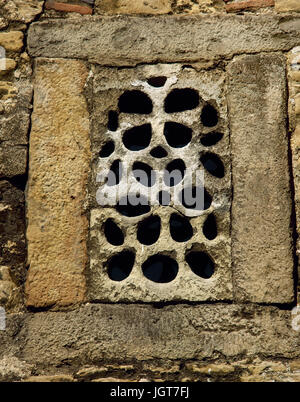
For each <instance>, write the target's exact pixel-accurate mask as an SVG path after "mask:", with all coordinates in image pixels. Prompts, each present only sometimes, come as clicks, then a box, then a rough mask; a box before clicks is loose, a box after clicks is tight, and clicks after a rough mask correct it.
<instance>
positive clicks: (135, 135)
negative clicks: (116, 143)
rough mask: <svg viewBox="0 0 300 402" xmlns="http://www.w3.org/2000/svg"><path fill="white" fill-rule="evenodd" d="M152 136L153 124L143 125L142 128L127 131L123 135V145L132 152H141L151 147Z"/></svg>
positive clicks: (137, 127)
mask: <svg viewBox="0 0 300 402" xmlns="http://www.w3.org/2000/svg"><path fill="white" fill-rule="evenodd" d="M151 136H152V128H151V124H143V125H141V126H136V127H132V128H130V129H129V130H127V131H125V133H124V135H123V144H124V145H125V147H126V148H127V149H129V150H130V151H140V150H142V149H145V148H147V147H148V146H149V144H150V142H151Z"/></svg>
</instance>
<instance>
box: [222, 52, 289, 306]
mask: <svg viewBox="0 0 300 402" xmlns="http://www.w3.org/2000/svg"><path fill="white" fill-rule="evenodd" d="M228 73H229V98H228V99H229V114H230V126H231V145H232V177H233V204H232V258H233V273H234V283H235V285H236V288H235V298H236V300H240V301H252V302H265V303H289V302H292V300H293V298H294V295H293V270H294V265H293V245H292V236H291V226H290V222H291V206H292V203H291V190H290V185H289V180H290V179H289V173H290V172H289V167H288V143H287V133H286V115H287V110H286V73H285V58H284V57H283V56H281V55H279V54H269V55H254V56H241V57H237V58H235V59H234V60H233V62H232V63H230V65H229V68H228Z"/></svg>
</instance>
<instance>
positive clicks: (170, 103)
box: [165, 88, 200, 113]
mask: <svg viewBox="0 0 300 402" xmlns="http://www.w3.org/2000/svg"><path fill="white" fill-rule="evenodd" d="M199 101H200V98H199V94H198V92H197V91H196V90H195V89H191V88H176V89H173V90H172V91H171V92H170V93H169V94H168V96H167V97H166V99H165V111H166V113H176V112H183V111H185V110H191V109H195V108H196V107H197V106H198V105H199Z"/></svg>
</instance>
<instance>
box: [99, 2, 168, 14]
mask: <svg viewBox="0 0 300 402" xmlns="http://www.w3.org/2000/svg"><path fill="white" fill-rule="evenodd" d="M171 11H172V9H171V0H147V1H145V0H135V1H132V0H114V1H112V0H96V2H95V13H96V14H102V13H105V14H167V13H169V12H171Z"/></svg>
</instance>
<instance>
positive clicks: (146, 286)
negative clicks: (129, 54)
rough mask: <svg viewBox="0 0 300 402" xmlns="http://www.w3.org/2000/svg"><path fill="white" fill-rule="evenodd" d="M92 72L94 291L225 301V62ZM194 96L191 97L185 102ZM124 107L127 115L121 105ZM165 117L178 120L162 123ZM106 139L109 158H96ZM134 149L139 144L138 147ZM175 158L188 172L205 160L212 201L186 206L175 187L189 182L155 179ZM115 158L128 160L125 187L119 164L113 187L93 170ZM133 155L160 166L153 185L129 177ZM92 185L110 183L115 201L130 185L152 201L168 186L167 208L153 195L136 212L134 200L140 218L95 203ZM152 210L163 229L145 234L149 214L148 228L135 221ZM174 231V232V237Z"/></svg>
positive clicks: (93, 294) (108, 295)
mask: <svg viewBox="0 0 300 402" xmlns="http://www.w3.org/2000/svg"><path fill="white" fill-rule="evenodd" d="M93 73H94V82H93V90H94V93H93V116H92V144H93V154H94V160H93V174H92V177H91V183H90V191H89V194H90V198H91V203H92V210H91V215H90V247H89V250H90V277H89V294H90V298H91V299H92V300H110V301H137V300H138V301H145V302H149V301H165V300H191V301H198V300H224V299H231V297H232V282H231V278H232V274H231V257H230V254H231V251H230V249H231V247H230V235H229V227H230V200H231V180H230V170H231V169H230V152H229V132H228V121H227V107H226V101H225V74H224V73H223V72H222V71H221V70H214V71H210V72H206V71H201V72H197V71H195V70H194V69H192V68H187V67H186V68H185V67H184V66H182V65H173V66H169V65H155V66H154V65H153V66H146V67H138V68H137V69H122V70H117V69H107V68H98V67H96V68H95V69H94V72H93ZM153 77H155V78H153ZM160 81H161V82H160ZM158 84H160V86H158ZM132 91H135V92H132ZM137 91H140V92H137ZM186 91H187V92H186ZM137 94H139V96H140V98H138V101H137V103H136V104H134V103H133V104H131V103H130V102H131V101H132V99H131V98H130V96H134V95H135V96H137ZM185 94H187V95H185ZM142 95H144V97H145V96H146V100H145V102H146V104H145V105H144V106H145V110H142V106H143V105H142V103H143V96H142ZM124 96H125V98H124ZM193 96H195V99H194V100H195V104H194V105H193V104H191V102H192V101H193ZM126 97H127V98H126ZM197 97H198V98H197ZM122 102H123V103H122ZM124 102H125V103H124ZM132 102H133V101H132ZM147 102H148V103H147ZM147 105H148V106H147ZM151 105H152V106H151ZM147 107H149V110H147ZM130 108H132V111H133V113H129V112H127V111H130ZM151 108H152V111H151ZM185 109H187V110H185ZM116 110H117V111H118V122H117V126H118V127H110V123H109V124H108V121H109V116H111V115H112V112H114V111H116ZM123 110H124V111H123ZM141 110H142V111H143V112H144V113H140V114H139V113H138V111H141ZM173 111H174V112H173ZM134 112H136V113H134ZM170 122H172V124H177V125H178V126H176V125H175V127H174V126H171V128H168V127H169V126H168V124H170ZM145 124H149V125H150V130H151V127H152V133H151V140H148V141H147V143H146V144H141V145H140V144H139V141H140V138H141V137H142V136H143V135H144V132H145V131H146V129H145V128H144V127H145V126H144V125H145ZM108 126H109V127H110V128H111V130H109V129H108ZM136 127H138V128H139V131H137V132H133V134H130V135H131V136H132V140H133V141H137V144H136V143H134V144H133V148H132V144H131V143H129V144H128V143H127V142H126V138H127V135H128V132H131V131H132V130H133V128H136ZM141 127H142V129H141ZM166 127H167V131H168V133H167V135H166ZM178 127H179V128H178ZM186 129H190V130H191V132H190V135H191V137H188V138H184V137H185V136H184V133H185V130H186ZM113 130H114V131H113ZM177 130H178V132H177ZM216 135H217V138H216ZM176 137H178V138H176ZM176 139H178V140H179V143H178V142H176ZM174 142H175V143H174ZM182 142H183V143H182ZM214 142H215V145H213V144H214ZM107 143H114V151H113V152H112V153H111V154H110V155H109V156H107V157H99V151H100V155H102V153H101V149H103V147H105V146H106V144H107ZM203 144H205V145H203ZM182 145H184V146H182ZM158 146H160V147H161V148H163V149H164V150H165V151H166V152H167V155H166V156H165V157H163V158H156V157H153V156H152V155H151V151H152V150H153V149H154V148H156V147H158ZM136 147H137V148H141V147H142V149H139V150H137V148H136ZM128 148H129V149H128ZM204 156H205V158H204V159H203V157H204ZM200 159H201V160H202V161H203V162H201V160H200ZM178 160H180V161H181V162H183V163H184V165H185V168H186V169H191V171H192V172H193V173H195V172H196V171H199V170H202V171H203V167H204V166H205V167H206V168H207V169H208V170H206V173H205V175H204V180H205V188H206V190H207V191H208V193H209V194H210V196H211V197H212V200H211V202H207V205H204V206H203V209H200V210H195V209H192V208H184V207H183V205H182V204H181V203H178V198H179V194H180V192H181V191H182V189H183V188H186V187H188V186H189V184H183V185H182V182H179V183H178V184H177V185H175V186H174V187H170V185H168V184H170V183H168V182H167V184H166V183H165V182H164V181H163V180H161V182H160V181H159V175H160V172H161V171H162V170H163V169H166V166H168V165H169V164H170V163H171V162H172V161H178ZM114 161H120V162H121V163H122V164H123V165H125V163H126V165H127V168H128V177H129V179H130V189H129V190H128V189H127V188H126V186H125V183H126V178H127V177H126V174H125V172H124V174H123V176H122V178H121V180H120V182H119V184H118V185H115V186H112V185H109V184H110V183H105V180H102V181H101V180H98V182H97V174H98V175H99V173H101V172H107V171H108V170H109V169H110V168H111V166H112V165H113V163H114ZM136 162H139V163H141V162H142V163H144V164H147V165H148V166H149V167H151V168H152V169H155V170H157V172H156V174H157V177H156V182H155V183H154V184H153V186H151V187H147V186H145V185H143V184H141V183H138V181H137V180H136V178H135V177H133V174H132V169H134V166H135V163H136ZM216 163H219V164H220V171H219V170H218V169H217V171H215V170H210V167H212V168H215V165H214V164H216ZM123 168H124V166H123ZM222 169H224V172H223V171H222ZM209 170H210V172H209ZM98 177H99V176H98ZM104 177H105V175H104ZM193 180H194V179H193ZM151 184H152V183H151ZM161 184H162V185H161ZM98 189H99V190H98ZM97 190H98V191H100V192H103V194H104V193H105V191H110V193H112V194H114V191H116V199H117V202H119V201H120V200H121V199H122V198H123V197H125V196H126V195H127V194H129V193H130V192H131V191H138V192H139V193H140V194H141V196H144V197H145V199H148V200H149V198H150V197H154V199H155V198H156V196H157V195H158V194H159V191H161V190H162V191H166V192H168V193H170V194H171V202H170V204H169V205H166V206H162V205H159V204H158V203H157V204H156V205H152V203H151V202H149V204H150V208H149V210H146V211H145V213H141V214H139V211H138V207H132V212H133V215H137V216H132V217H128V216H125V214H126V206H123V208H122V210H121V212H120V211H119V210H116V208H115V206H114V205H112V206H104V207H103V206H99V205H98V206H97V204H96V202H95V201H96V198H97V194H98V196H99V192H98V193H97ZM124 209H125V212H124V211H123V210H124ZM141 212H144V211H141ZM151 217H156V219H157V220H159V219H160V221H161V228H160V230H159V229H158V230H157V233H156V234H153V238H151V233H149V231H151V222H150V227H146V228H143V227H141V225H143V224H144V223H145V225H146V226H147V222H148V221H147V219H149V218H150V219H151ZM208 217H210V218H209V219H210V220H212V222H211V223H210V224H209V221H208V223H206V226H207V227H208V229H207V230H205V229H203V228H204V227H206V226H205V222H206V221H207V219H208ZM172 219H173V220H175V222H173V220H172ZM214 219H215V220H216V228H215V230H216V233H211V231H212V230H214ZM108 220H109V221H111V220H113V222H114V223H115V224H116V225H117V226H118V228H119V230H121V231H122V233H123V237H124V242H123V244H119V243H120V242H122V238H121V239H120V242H119V243H118V239H117V238H114V233H113V228H109V227H108V228H107V227H106V225H107V224H108V223H107V222H108ZM182 221H183V222H185V223H186V225H191V228H192V229H191V230H192V232H193V233H190V234H189V235H188V234H187V236H186V237H187V238H186V241H184V240H185V239H184V236H183V231H184V227H182V226H181V223H182ZM170 222H172V229H171V228H170V225H171V223H170ZM176 225H177V226H176ZM183 226H184V225H183ZM171 231H172V232H174V233H173V235H172V234H171V233H170V232H171ZM115 234H116V233H115ZM155 236H156V238H155ZM182 236H183V237H182ZM121 237H122V236H121ZM144 237H146V240H145V239H144ZM149 242H150V244H149ZM114 243H117V245H115V244H114ZM124 251H125V252H126V253H127V254H126V253H124ZM129 253H131V254H129ZM116 256H117V257H116ZM153 256H155V257H153ZM170 258H171V260H170ZM131 259H132V261H130V260H131ZM133 259H134V263H133ZM190 259H192V261H191V260H190ZM147 261H149V266H147ZM151 262H152V264H151ZM145 263H146V264H145ZM164 263H165V265H164V266H162V265H163V264H164ZM144 264H145V265H144ZM172 264H173V265H172ZM176 264H178V273H176V268H175V266H176Z"/></svg>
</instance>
